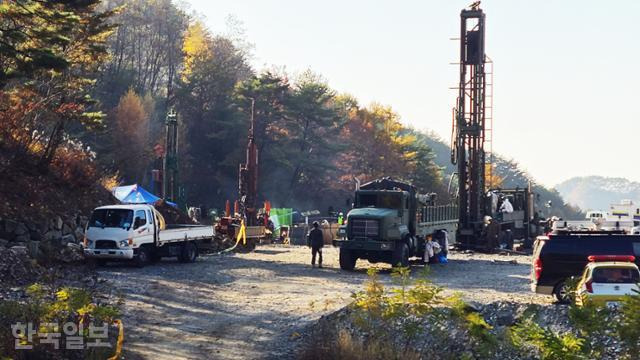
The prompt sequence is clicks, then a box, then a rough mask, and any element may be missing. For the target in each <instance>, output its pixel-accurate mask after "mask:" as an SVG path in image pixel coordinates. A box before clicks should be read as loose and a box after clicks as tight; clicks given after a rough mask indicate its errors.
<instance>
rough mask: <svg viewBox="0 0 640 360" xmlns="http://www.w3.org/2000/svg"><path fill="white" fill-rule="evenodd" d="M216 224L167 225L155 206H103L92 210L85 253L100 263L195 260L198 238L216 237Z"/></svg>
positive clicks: (145, 263)
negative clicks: (163, 259) (169, 259)
mask: <svg viewBox="0 0 640 360" xmlns="http://www.w3.org/2000/svg"><path fill="white" fill-rule="evenodd" d="M214 235H215V234H214V228H213V226H205V225H167V224H166V223H165V220H164V218H163V216H162V215H161V214H160V212H158V211H157V210H156V209H155V208H154V207H153V206H152V205H147V204H125V205H110V206H101V207H98V208H96V209H95V210H93V213H92V214H91V218H90V220H89V222H88V224H87V228H86V231H85V238H84V241H83V243H84V254H85V256H86V257H87V258H90V259H95V260H96V261H97V262H98V263H99V264H103V263H106V262H107V261H116V260H133V261H134V262H135V264H136V265H138V266H140V267H141V266H144V265H147V264H149V263H152V262H156V261H158V260H160V259H161V258H163V257H177V258H178V260H179V261H181V262H193V261H195V259H196V258H197V257H198V246H197V244H196V242H197V241H200V240H209V239H212V238H213V237H214Z"/></svg>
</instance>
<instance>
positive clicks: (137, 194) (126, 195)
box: [111, 184, 178, 207]
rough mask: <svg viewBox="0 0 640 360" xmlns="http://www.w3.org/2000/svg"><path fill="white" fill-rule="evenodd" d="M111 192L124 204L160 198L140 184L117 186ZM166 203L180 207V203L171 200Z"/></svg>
mask: <svg viewBox="0 0 640 360" xmlns="http://www.w3.org/2000/svg"><path fill="white" fill-rule="evenodd" d="M111 192H112V193H113V196H115V197H116V199H118V200H120V202H121V203H123V204H153V203H155V202H156V201H158V200H160V198H159V197H157V196H155V195H153V194H152V193H150V192H148V191H147V190H145V189H144V188H142V186H140V185H138V184H134V185H126V186H116V187H115V188H113V190H112V191H111ZM166 203H167V204H169V205H171V206H173V207H178V205H176V204H175V203H172V202H170V201H166Z"/></svg>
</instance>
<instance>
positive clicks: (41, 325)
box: [0, 284, 119, 359]
mask: <svg viewBox="0 0 640 360" xmlns="http://www.w3.org/2000/svg"><path fill="white" fill-rule="evenodd" d="M26 294H27V298H26V300H25V301H21V302H19V301H2V302H0V353H1V354H3V355H4V356H9V357H11V358H16V359H22V358H25V359H29V358H54V359H55V358H60V359H76V358H91V359H94V358H95V359H104V358H107V357H109V356H110V355H112V353H113V351H114V350H113V348H90V349H83V350H72V349H66V348H65V346H64V344H65V341H66V339H67V336H66V335H65V334H64V333H63V332H62V329H61V328H62V326H63V325H64V324H65V323H73V324H75V326H77V327H78V328H83V330H82V332H80V333H79V334H78V335H80V336H82V338H83V344H84V343H87V341H88V340H89V339H90V337H89V324H95V325H98V326H99V325H101V324H104V323H106V324H111V323H113V321H114V320H115V319H116V318H117V317H118V316H119V312H118V310H117V309H116V308H114V307H111V306H106V305H98V304H96V303H95V302H93V299H92V296H91V294H90V293H89V292H87V291H86V290H82V289H77V288H70V287H64V288H60V289H57V290H54V289H51V288H46V287H45V286H43V285H41V284H33V285H31V286H29V287H27V289H26ZM17 323H22V324H25V325H26V324H29V323H31V324H33V326H34V328H35V329H36V330H37V334H42V333H50V332H52V331H53V332H56V333H60V334H61V335H60V349H59V350H55V349H54V348H53V346H52V345H51V344H42V343H40V342H38V341H33V342H28V341H27V337H26V336H20V338H21V339H22V340H21V341H20V342H21V343H22V344H23V345H28V344H32V345H33V349H31V350H16V349H15V337H14V334H13V333H12V325H15V324H17ZM48 323H54V324H57V325H58V328H57V329H56V328H51V327H50V326H46V324H48ZM110 335H112V336H113V335H115V334H114V333H113V332H110ZM35 339H37V335H36V337H34V340H35Z"/></svg>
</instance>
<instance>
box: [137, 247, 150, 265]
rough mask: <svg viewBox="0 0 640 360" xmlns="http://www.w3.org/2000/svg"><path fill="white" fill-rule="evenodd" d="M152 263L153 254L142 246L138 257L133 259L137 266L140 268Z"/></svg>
mask: <svg viewBox="0 0 640 360" xmlns="http://www.w3.org/2000/svg"><path fill="white" fill-rule="evenodd" d="M150 261H151V254H150V252H149V249H148V248H147V247H146V246H140V248H139V249H138V256H136V257H135V258H134V259H133V262H134V263H135V265H136V266H137V267H139V268H141V267H144V266H146V265H147V264H149V262H150Z"/></svg>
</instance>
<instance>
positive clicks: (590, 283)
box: [584, 280, 593, 294]
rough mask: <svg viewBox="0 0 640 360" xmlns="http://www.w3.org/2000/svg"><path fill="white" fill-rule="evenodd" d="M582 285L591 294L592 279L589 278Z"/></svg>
mask: <svg viewBox="0 0 640 360" xmlns="http://www.w3.org/2000/svg"><path fill="white" fill-rule="evenodd" d="M584 286H585V287H586V288H587V292H588V293H590V294H593V281H591V280H589V281H587V282H585V283H584Z"/></svg>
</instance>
